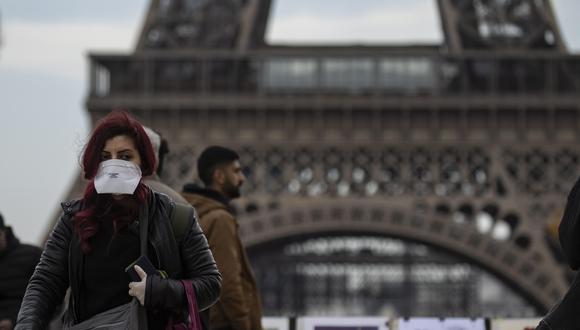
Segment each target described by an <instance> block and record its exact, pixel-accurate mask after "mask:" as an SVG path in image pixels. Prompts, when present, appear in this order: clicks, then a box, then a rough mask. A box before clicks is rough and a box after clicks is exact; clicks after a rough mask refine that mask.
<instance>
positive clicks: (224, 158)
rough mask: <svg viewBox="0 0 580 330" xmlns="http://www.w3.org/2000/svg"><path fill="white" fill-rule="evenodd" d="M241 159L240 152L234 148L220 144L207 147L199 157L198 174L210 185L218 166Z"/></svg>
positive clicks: (204, 182)
mask: <svg viewBox="0 0 580 330" xmlns="http://www.w3.org/2000/svg"><path fill="white" fill-rule="evenodd" d="M239 159H240V156H239V155H238V153H237V152H235V151H233V150H232V149H228V148H224V147H220V146H211V147H207V148H206V149H205V150H204V151H202V153H201V155H199V158H198V159H197V175H198V176H199V179H200V180H201V181H202V182H203V184H205V185H206V186H209V185H211V183H212V179H213V178H212V174H213V171H214V170H215V169H216V167H218V166H222V165H226V164H229V163H231V162H234V161H236V160H239Z"/></svg>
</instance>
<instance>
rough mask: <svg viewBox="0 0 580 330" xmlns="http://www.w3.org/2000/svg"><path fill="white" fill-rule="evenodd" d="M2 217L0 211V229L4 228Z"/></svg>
mask: <svg viewBox="0 0 580 330" xmlns="http://www.w3.org/2000/svg"><path fill="white" fill-rule="evenodd" d="M4 227H5V225H4V218H3V217H2V213H0V229H4Z"/></svg>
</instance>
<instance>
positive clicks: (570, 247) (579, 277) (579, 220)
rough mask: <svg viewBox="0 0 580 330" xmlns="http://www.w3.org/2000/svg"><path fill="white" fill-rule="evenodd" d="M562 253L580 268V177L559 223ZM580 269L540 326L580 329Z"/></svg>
mask: <svg viewBox="0 0 580 330" xmlns="http://www.w3.org/2000/svg"><path fill="white" fill-rule="evenodd" d="M558 236H559V240H560V246H561V247H562V254H563V256H564V259H565V260H566V262H567V263H568V265H569V266H570V267H571V268H572V269H573V270H578V269H579V268H580V178H579V179H578V180H577V181H576V183H575V184H574V186H573V187H572V190H571V191H570V193H569V194H568V199H567V202H566V207H565V208H564V214H563V215H562V219H561V220H560V224H559V226H558ZM579 285H580V273H578V272H576V274H575V276H574V279H573V281H572V284H571V285H570V288H569V289H568V292H566V294H564V297H562V299H561V300H560V301H559V302H558V303H556V305H554V307H552V309H551V310H550V311H549V312H548V314H547V315H546V316H545V317H544V318H543V319H542V320H541V321H540V324H539V325H538V327H537V328H536V329H539V330H560V329H562V330H564V329H565V330H572V329H580V314H579V313H578V312H577V309H578V306H580V286H579Z"/></svg>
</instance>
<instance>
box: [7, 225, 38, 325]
mask: <svg viewBox="0 0 580 330" xmlns="http://www.w3.org/2000/svg"><path fill="white" fill-rule="evenodd" d="M41 253H42V249H40V248H39V247H36V246H32V245H28V244H22V243H20V241H19V240H18V238H17V237H16V236H14V233H13V232H12V228H11V227H9V226H6V224H5V223H4V218H3V217H2V214H0V330H10V329H12V328H13V327H14V325H15V324H16V316H18V310H19V309H20V304H21V303H22V297H24V292H25V291H26V286H27V285H28V280H29V279H30V276H32V273H33V272H34V267H36V264H38V260H40V254H41Z"/></svg>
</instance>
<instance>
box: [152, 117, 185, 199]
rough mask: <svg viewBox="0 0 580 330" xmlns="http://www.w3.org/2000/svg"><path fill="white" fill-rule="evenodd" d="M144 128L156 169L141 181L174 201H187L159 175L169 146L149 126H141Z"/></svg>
mask: <svg viewBox="0 0 580 330" xmlns="http://www.w3.org/2000/svg"><path fill="white" fill-rule="evenodd" d="M143 128H144V129H145V133H147V137H149V140H150V141H151V146H152V147H153V153H154V154H155V163H156V166H155V168H156V170H155V172H154V173H153V174H151V175H150V176H148V177H146V178H144V180H143V182H144V183H145V184H146V185H148V186H149V188H151V189H153V191H156V192H160V193H162V194H165V195H167V196H169V198H171V199H172V200H173V201H174V202H178V203H184V204H185V203H187V201H186V200H185V198H183V197H182V196H181V195H180V194H179V193H178V192H177V191H175V190H173V188H171V187H169V186H168V185H166V184H165V183H163V181H161V178H160V177H159V176H160V175H161V171H162V170H163V165H164V164H163V162H164V160H165V155H166V154H167V153H169V146H168V145H167V141H165V140H164V139H162V138H161V135H160V134H159V133H157V132H155V131H154V130H152V129H151V128H149V127H143Z"/></svg>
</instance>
